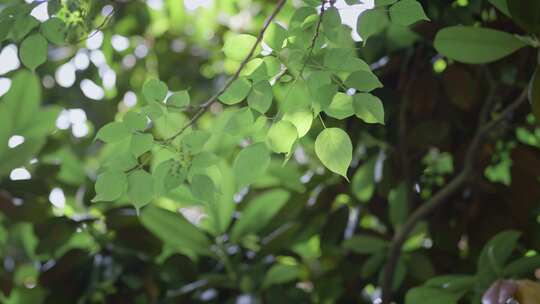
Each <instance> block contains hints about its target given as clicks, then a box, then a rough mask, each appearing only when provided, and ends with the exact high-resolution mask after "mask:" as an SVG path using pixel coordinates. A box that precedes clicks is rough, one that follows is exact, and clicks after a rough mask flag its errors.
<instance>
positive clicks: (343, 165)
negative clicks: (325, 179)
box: [315, 128, 352, 179]
mask: <svg viewBox="0 0 540 304" xmlns="http://www.w3.org/2000/svg"><path fill="white" fill-rule="evenodd" d="M315 152H316V153H317V156H318V157H319V159H320V160H321V162H322V163H323V165H324V166H325V167H326V168H328V169H329V170H330V171H332V172H334V173H337V174H339V175H341V176H343V177H345V179H347V169H348V168H349V165H350V164H351V161H352V143H351V139H350V138H349V135H348V134H347V133H345V131H343V130H341V129H339V128H327V129H324V130H323V131H322V132H321V133H320V134H319V136H317V139H316V141H315Z"/></svg>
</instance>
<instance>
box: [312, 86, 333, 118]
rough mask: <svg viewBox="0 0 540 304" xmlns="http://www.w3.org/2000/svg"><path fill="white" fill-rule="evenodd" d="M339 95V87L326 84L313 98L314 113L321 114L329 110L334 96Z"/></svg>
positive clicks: (318, 89) (317, 90) (313, 94)
mask: <svg viewBox="0 0 540 304" xmlns="http://www.w3.org/2000/svg"><path fill="white" fill-rule="evenodd" d="M337 93H338V87H337V86H336V85H335V84H325V85H322V86H321V87H319V88H317V89H316V90H315V92H314V93H312V94H311V96H312V105H311V107H312V108H313V112H314V113H315V114H319V113H320V112H321V111H326V110H328V107H329V106H330V103H331V102H332V100H333V99H334V96H336V94H337Z"/></svg>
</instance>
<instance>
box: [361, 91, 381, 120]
mask: <svg viewBox="0 0 540 304" xmlns="http://www.w3.org/2000/svg"><path fill="white" fill-rule="evenodd" d="M353 107H354V112H355V114H356V116H357V117H358V118H360V119H362V120H363V121H364V122H366V123H379V124H382V125H384V107H383V104H382V102H381V100H380V99H379V98H378V97H376V96H374V95H372V94H369V93H359V94H356V95H355V96H354V101H353Z"/></svg>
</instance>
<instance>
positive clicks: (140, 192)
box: [127, 170, 154, 209]
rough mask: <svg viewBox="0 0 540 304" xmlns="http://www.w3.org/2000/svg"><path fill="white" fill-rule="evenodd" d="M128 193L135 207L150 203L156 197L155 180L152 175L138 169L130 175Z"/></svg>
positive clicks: (138, 207)
mask: <svg viewBox="0 0 540 304" xmlns="http://www.w3.org/2000/svg"><path fill="white" fill-rule="evenodd" d="M127 195H128V198H129V200H130V201H131V203H132V204H133V205H134V206H135V208H137V209H140V208H141V207H144V206H146V205H147V204H149V203H150V202H151V201H152V199H153V198H154V180H153V179H152V175H150V173H148V172H146V171H144V170H136V171H133V172H131V173H130V174H129V176H128V190H127Z"/></svg>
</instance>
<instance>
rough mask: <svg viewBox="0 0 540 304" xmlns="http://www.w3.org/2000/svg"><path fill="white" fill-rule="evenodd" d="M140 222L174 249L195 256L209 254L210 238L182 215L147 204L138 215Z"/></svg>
mask: <svg viewBox="0 0 540 304" xmlns="http://www.w3.org/2000/svg"><path fill="white" fill-rule="evenodd" d="M140 219H141V222H142V224H143V225H144V226H145V227H146V228H147V229H148V230H150V232H152V233H153V234H155V235H156V236H157V237H158V238H160V239H161V240H162V241H163V242H164V243H165V244H167V245H168V246H170V247H172V248H174V249H175V250H177V251H179V252H182V253H185V254H188V255H189V256H190V257H192V258H193V257H195V256H196V255H197V254H202V255H210V254H211V251H210V240H209V239H208V237H206V235H205V234H204V233H203V232H201V231H200V230H199V229H197V227H195V226H193V225H192V224H191V223H190V222H188V221H187V220H186V219H185V218H184V217H183V216H182V215H180V214H178V213H175V212H171V211H168V210H165V209H162V208H158V207H154V206H148V207H146V208H144V209H143V210H142V212H141V216H140Z"/></svg>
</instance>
